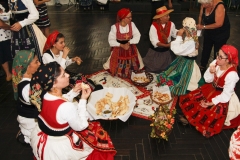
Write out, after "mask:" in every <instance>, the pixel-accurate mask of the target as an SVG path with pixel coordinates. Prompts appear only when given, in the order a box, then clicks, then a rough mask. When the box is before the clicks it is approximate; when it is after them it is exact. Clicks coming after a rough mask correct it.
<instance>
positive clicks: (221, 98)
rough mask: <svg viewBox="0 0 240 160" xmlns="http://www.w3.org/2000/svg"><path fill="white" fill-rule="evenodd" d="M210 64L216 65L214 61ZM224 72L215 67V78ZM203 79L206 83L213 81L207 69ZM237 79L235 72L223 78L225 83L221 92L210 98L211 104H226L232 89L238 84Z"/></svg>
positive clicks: (212, 75)
mask: <svg viewBox="0 0 240 160" xmlns="http://www.w3.org/2000/svg"><path fill="white" fill-rule="evenodd" d="M211 64H216V60H214V61H213V62H212V63H211ZM223 72H224V71H221V70H220V67H219V66H216V74H217V77H220V76H221V74H222V73H223ZM204 79H205V81H206V82H207V83H211V82H213V80H214V74H212V73H210V71H209V68H208V69H207V70H206V72H205V73H204ZM238 80H239V77H238V74H237V72H234V71H231V72H229V73H228V74H227V76H226V77H225V83H224V86H223V91H222V93H221V94H220V95H218V96H216V97H214V98H212V102H213V103H214V104H215V105H216V104H218V103H227V102H229V100H230V98H231V96H232V94H233V93H235V92H234V88H235V86H236V83H237V82H238Z"/></svg>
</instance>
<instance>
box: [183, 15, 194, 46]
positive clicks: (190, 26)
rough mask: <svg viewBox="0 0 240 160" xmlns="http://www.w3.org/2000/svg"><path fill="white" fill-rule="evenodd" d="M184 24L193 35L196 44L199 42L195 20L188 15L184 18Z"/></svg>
mask: <svg viewBox="0 0 240 160" xmlns="http://www.w3.org/2000/svg"><path fill="white" fill-rule="evenodd" d="M182 25H183V27H184V28H185V29H186V31H187V32H188V33H189V34H190V35H191V37H192V38H193V40H194V42H195V44H196V43H198V36H197V28H196V22H195V20H194V19H193V18H191V17H186V18H185V19H184V20H183V23H182Z"/></svg>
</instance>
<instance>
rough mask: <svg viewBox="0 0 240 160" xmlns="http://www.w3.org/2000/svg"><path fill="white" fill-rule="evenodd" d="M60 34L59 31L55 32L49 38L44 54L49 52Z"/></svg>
mask: <svg viewBox="0 0 240 160" xmlns="http://www.w3.org/2000/svg"><path fill="white" fill-rule="evenodd" d="M58 34H59V32H58V31H53V32H52V33H51V34H50V35H49V36H48V37H47V41H46V43H45V46H44V48H43V53H44V52H46V51H47V50H49V49H51V47H52V46H53V44H54V43H55V42H56V39H57V36H58Z"/></svg>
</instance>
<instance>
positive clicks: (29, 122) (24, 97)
mask: <svg viewBox="0 0 240 160" xmlns="http://www.w3.org/2000/svg"><path fill="white" fill-rule="evenodd" d="M39 66H40V62H39V60H38V57H37V56H36V55H35V54H34V52H33V51H31V50H22V51H19V52H18V53H17V54H16V56H15V57H14V59H13V66H12V77H13V79H12V82H13V90H14V98H15V100H17V101H18V105H17V112H18V116H17V121H18V123H19V127H20V131H19V132H18V134H17V136H16V138H17V140H18V141H19V142H21V143H30V136H31V132H32V130H33V129H34V128H35V126H36V125H37V122H36V118H37V116H38V113H39V112H38V110H37V108H36V107H35V106H34V105H32V104H31V102H30V100H29V90H30V81H31V78H32V75H33V74H34V73H35V72H36V71H37V69H38V67H39Z"/></svg>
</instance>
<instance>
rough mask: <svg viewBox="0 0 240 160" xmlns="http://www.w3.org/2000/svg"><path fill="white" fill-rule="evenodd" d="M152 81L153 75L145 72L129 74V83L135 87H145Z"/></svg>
mask: <svg viewBox="0 0 240 160" xmlns="http://www.w3.org/2000/svg"><path fill="white" fill-rule="evenodd" d="M152 80H153V75H152V74H151V73H148V72H145V71H135V72H132V74H131V81H132V83H133V84H134V85H136V86H142V87H144V86H147V85H148V84H150V83H151V82H152Z"/></svg>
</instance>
